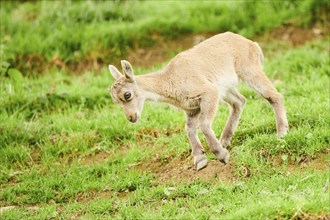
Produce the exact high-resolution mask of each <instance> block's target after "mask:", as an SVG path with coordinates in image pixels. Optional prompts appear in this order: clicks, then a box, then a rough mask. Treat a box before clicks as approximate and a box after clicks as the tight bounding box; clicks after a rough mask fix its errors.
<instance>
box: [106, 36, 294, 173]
mask: <svg viewBox="0 0 330 220" xmlns="http://www.w3.org/2000/svg"><path fill="white" fill-rule="evenodd" d="M263 59H264V57H263V54H262V50H261V48H260V47H259V45H258V44H257V43H255V42H252V41H250V40H248V39H246V38H244V37H242V36H240V35H237V34H233V33H230V32H226V33H223V34H218V35H216V36H214V37H211V38H209V39H207V40H205V41H203V42H201V43H200V44H198V45H196V46H195V47H193V48H192V49H189V50H187V51H184V52H181V53H179V54H178V55H177V56H175V57H174V58H173V59H172V60H171V61H170V62H169V64H168V65H167V66H165V67H164V68H163V69H161V70H159V71H157V72H154V73H149V74H146V75H141V76H134V73H133V69H132V67H131V65H130V63H129V62H127V61H122V68H123V72H124V76H123V75H122V74H121V73H120V72H119V71H118V70H117V69H116V68H115V67H114V66H112V65H110V66H109V68H110V72H111V73H112V75H113V77H114V78H115V79H116V82H115V83H114V85H113V86H112V88H111V95H112V97H113V99H114V100H115V101H116V102H118V103H119V104H120V105H122V106H123V108H124V111H125V114H126V117H127V118H128V120H130V121H132V122H136V121H137V120H138V119H139V118H140V115H141V112H142V109H143V104H144V101H145V100H153V101H160V102H166V103H169V104H171V105H174V106H176V107H178V108H180V109H182V110H183V111H185V113H186V117H187V123H186V132H187V135H188V137H189V140H190V143H191V145H192V154H193V156H194V163H195V165H196V168H197V169H201V168H203V167H205V166H206V164H207V159H206V157H205V156H204V149H203V147H202V145H201V143H200V141H199V139H198V136H197V128H200V129H201V131H202V132H203V133H204V135H205V137H206V140H207V142H208V145H209V147H210V149H211V151H212V152H213V153H214V154H215V155H216V156H217V157H218V159H219V160H220V161H222V162H224V163H226V162H227V161H228V159H229V153H228V151H227V150H226V149H225V148H224V147H227V146H228V145H229V144H230V141H231V139H232V136H233V134H234V131H235V128H236V126H237V124H238V121H239V118H240V115H241V113H242V109H243V106H244V104H245V98H244V96H243V95H241V94H240V93H239V92H238V91H237V90H236V86H237V84H238V82H239V79H240V80H242V81H244V82H245V83H246V84H247V85H249V86H250V87H252V88H253V89H255V90H256V91H257V92H258V93H259V94H261V95H262V96H263V97H264V98H265V99H267V100H268V101H269V103H270V104H271V106H272V107H273V109H274V112H275V117H276V125H277V133H278V136H279V137H283V136H284V135H285V134H286V133H287V131H288V122H287V119H286V112H285V108H284V104H283V100H282V97H281V95H280V94H279V93H278V92H277V91H276V89H275V87H274V86H273V85H272V83H271V82H270V81H269V79H268V78H267V77H266V75H265V73H264V72H263V67H262V62H263ZM125 92H129V93H130V94H131V98H130V99H129V100H128V101H126V100H125V99H124V98H123V95H124V93H125ZM219 101H224V102H226V103H227V104H228V105H229V107H230V115H229V118H228V120H227V123H226V126H225V128H224V130H223V132H222V135H221V138H220V141H218V140H217V138H216V136H215V134H214V132H213V130H212V129H211V125H212V121H213V118H214V116H215V114H216V112H217V108H218V103H219Z"/></svg>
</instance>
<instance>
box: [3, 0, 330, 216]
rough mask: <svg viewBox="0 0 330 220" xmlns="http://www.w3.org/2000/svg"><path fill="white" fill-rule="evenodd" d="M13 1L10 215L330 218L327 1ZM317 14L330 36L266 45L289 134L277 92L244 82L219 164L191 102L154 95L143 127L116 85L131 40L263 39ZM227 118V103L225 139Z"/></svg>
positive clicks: (6, 56) (6, 135) (8, 93)
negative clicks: (217, 35) (180, 104)
mask: <svg viewBox="0 0 330 220" xmlns="http://www.w3.org/2000/svg"><path fill="white" fill-rule="evenodd" d="M0 4H1V8H0V12H1V25H0V30H1V34H0V39H1V50H0V57H1V61H0V63H1V74H0V94H1V95H0V119H1V121H0V122H1V123H0V133H1V135H0V161H1V163H0V218H1V219H51V218H53V219H313V218H315V219H318V218H319V219H329V218H330V208H329V205H328V204H329V202H330V194H329V189H328V187H329V179H330V176H329V161H330V156H329V149H330V148H329V147H330V138H329V134H330V127H329V124H330V115H329V107H330V106H329V98H330V97H329V77H330V66H329V62H330V60H329V48H330V45H329V36H328V31H327V30H326V28H324V27H326V26H327V24H328V16H327V11H329V10H328V9H329V3H328V2H327V1H317V0H311V1H287V2H276V1H253V2H250V1H249V2H248V1H240V2H222V1H202V2H201V1H198V2H194V1H192V2H189V4H187V2H185V1H182V2H180V1H179V2H178V1H175V2H174V1H166V2H160V1H141V2H140V1H98V2H94V1H78V2H77V1H55V2H50V1H37V2H25V3H20V2H17V1H0ZM233 15H235V16H233ZM205 24H207V25H205ZM315 24H316V25H315ZM311 25H315V26H313V27H314V28H315V27H316V29H313V30H310V32H311V31H315V30H316V32H317V31H320V30H321V31H323V32H324V33H323V35H324V36H323V37H320V36H321V35H322V34H321V35H319V37H318V38H317V39H313V38H311V39H310V41H309V42H307V43H304V44H300V45H299V46H295V47H293V45H291V44H289V43H288V42H286V41H284V40H282V41H281V40H279V39H277V40H275V39H273V38H272V35H271V34H270V36H268V38H267V40H266V41H264V42H261V43H260V45H261V46H262V48H263V51H264V53H265V55H266V60H265V72H266V73H267V75H268V76H269V78H270V79H271V80H272V81H273V82H274V84H275V86H276V88H277V89H278V90H279V91H280V92H281V94H282V95H283V97H284V99H285V105H286V108H287V115H288V120H289V124H290V131H289V133H288V135H287V136H286V137H285V138H284V139H278V138H277V137H276V128H275V120H274V114H273V112H272V110H271V108H270V106H269V105H268V103H267V102H265V101H264V100H262V99H261V98H260V97H259V96H258V95H257V94H256V93H255V92H254V91H252V90H251V89H249V88H247V87H245V86H244V85H241V86H240V88H239V90H240V91H241V93H242V94H243V95H244V96H245V97H246V98H247V101H248V102H247V105H246V106H245V109H244V112H243V114H242V118H241V121H240V124H239V126H238V129H237V132H236V133H235V136H234V138H233V141H232V146H230V149H229V150H230V152H231V160H230V163H229V164H228V165H226V166H224V165H222V164H220V163H219V162H217V161H215V159H216V158H215V156H214V155H213V154H212V153H210V152H207V157H208V158H209V160H210V161H209V164H208V166H207V168H205V169H203V170H201V171H198V172H197V171H195V170H194V169H193V159H192V157H191V155H190V147H189V143H188V139H187V137H186V135H185V132H184V124H185V117H184V115H183V113H182V112H180V111H177V110H174V109H172V108H170V107H168V106H166V105H162V104H154V103H147V104H146V106H145V108H144V112H143V115H142V119H141V121H140V122H139V123H138V124H131V123H129V122H128V121H127V120H126V119H125V116H124V113H123V111H122V109H120V107H119V106H118V105H116V104H114V103H113V101H112V100H111V98H110V96H109V94H108V92H107V88H108V87H109V86H110V85H111V84H112V82H113V79H112V77H111V76H110V74H109V72H108V70H107V68H106V67H105V66H106V65H105V64H108V63H116V61H118V60H120V59H122V58H124V57H126V55H127V54H128V52H129V51H130V50H138V49H140V48H148V47H152V46H153V45H155V44H159V43H161V42H162V41H163V40H173V41H175V39H176V38H180V37H182V36H184V35H186V34H196V35H197V34H199V33H206V32H207V33H210V32H223V31H227V30H230V31H233V32H237V33H240V34H243V35H245V36H247V37H250V38H252V39H254V38H257V37H258V36H260V35H262V34H263V33H265V32H267V31H269V30H272V29H273V28H275V27H279V26H282V28H283V29H285V27H290V28H291V27H293V26H299V27H304V28H308V27H310V26H311ZM288 33H289V32H288ZM306 33H307V32H306ZM290 34H295V32H293V33H291V32H290ZM261 39H262V38H261ZM306 39H307V37H306ZM177 48H178V49H177V50H179V48H181V45H178V47H177ZM169 53H170V54H173V55H174V53H175V52H174V51H169ZM95 63H96V64H97V65H98V66H102V67H103V68H99V69H98V71H96V70H97V68H94V65H95ZM79 65H82V66H83V68H82V70H83V73H81V72H79V71H78V69H79V68H80V66H79ZM133 65H134V63H133ZM163 65H164V64H157V65H154V66H153V67H151V69H145V68H143V67H135V72H136V73H137V74H143V73H146V72H149V71H152V70H155V69H157V68H160V67H161V66H163ZM72 73H74V74H72ZM77 73H81V74H77ZM227 115H228V109H227V107H226V106H224V105H221V106H220V107H219V111H218V113H217V116H216V119H215V120H214V124H213V128H214V130H215V132H216V134H217V136H220V133H221V131H222V129H223V127H224V125H225V119H226V117H227ZM201 140H202V143H203V145H204V146H205V147H206V149H207V146H206V141H205V139H204V138H203V136H202V135H201ZM6 209H7V210H6Z"/></svg>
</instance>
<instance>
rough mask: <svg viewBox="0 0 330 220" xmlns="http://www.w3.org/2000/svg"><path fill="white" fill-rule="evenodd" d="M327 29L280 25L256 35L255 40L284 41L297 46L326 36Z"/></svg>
mask: <svg viewBox="0 0 330 220" xmlns="http://www.w3.org/2000/svg"><path fill="white" fill-rule="evenodd" d="M327 32H328V31H327V30H326V29H323V28H321V27H313V28H310V29H304V28H299V27H295V26H290V25H286V26H281V27H278V28H275V29H273V30H271V31H269V32H267V33H266V34H264V35H262V36H260V37H257V38H256V39H255V40H256V41H258V42H265V43H266V42H267V41H274V40H278V41H284V42H285V43H286V44H288V45H289V46H299V45H302V44H305V43H307V42H308V41H312V40H317V39H321V38H323V37H325V36H327V34H328V33H327Z"/></svg>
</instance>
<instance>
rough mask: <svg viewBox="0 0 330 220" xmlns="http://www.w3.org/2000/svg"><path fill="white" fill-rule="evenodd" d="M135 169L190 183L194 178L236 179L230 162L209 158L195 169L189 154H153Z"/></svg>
mask: <svg viewBox="0 0 330 220" xmlns="http://www.w3.org/2000/svg"><path fill="white" fill-rule="evenodd" d="M135 169H137V170H138V171H140V172H148V173H150V172H151V173H153V174H154V175H155V176H156V178H157V180H159V181H160V182H162V181H166V182H169V181H175V182H187V183H191V182H194V181H195V180H201V181H207V182H221V181H222V182H225V183H229V182H233V181H235V180H236V179H237V177H236V175H235V172H234V171H233V166H232V164H231V162H230V163H229V164H227V165H224V164H222V163H220V162H219V161H216V160H210V161H209V162H208V165H207V167H206V168H204V169H202V170H199V171H197V170H196V169H195V167H194V165H193V158H192V157H191V156H181V157H167V158H160V157H159V156H155V157H153V158H151V159H150V160H147V161H142V162H141V163H139V164H138V165H137V166H136V167H135Z"/></svg>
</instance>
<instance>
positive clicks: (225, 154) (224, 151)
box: [218, 148, 230, 164]
mask: <svg viewBox="0 0 330 220" xmlns="http://www.w3.org/2000/svg"><path fill="white" fill-rule="evenodd" d="M218 158H219V161H220V162H221V163H224V164H227V163H228V161H229V158H230V154H229V151H228V150H227V149H226V148H223V149H222V150H221V153H220V155H219V157H218Z"/></svg>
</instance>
